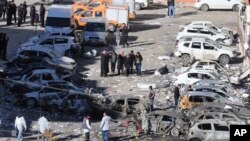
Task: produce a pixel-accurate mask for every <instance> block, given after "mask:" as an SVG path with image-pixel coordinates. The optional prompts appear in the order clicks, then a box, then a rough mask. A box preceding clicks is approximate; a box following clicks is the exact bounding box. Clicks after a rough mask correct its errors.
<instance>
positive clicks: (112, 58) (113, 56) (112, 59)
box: [110, 50, 117, 73]
mask: <svg viewBox="0 0 250 141" xmlns="http://www.w3.org/2000/svg"><path fill="white" fill-rule="evenodd" d="M116 62H117V54H116V53H115V51H114V50H113V51H112V53H111V55H110V64H111V72H112V73H114V72H115V66H116Z"/></svg>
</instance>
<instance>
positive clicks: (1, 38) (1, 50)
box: [0, 32, 4, 58]
mask: <svg viewBox="0 0 250 141" xmlns="http://www.w3.org/2000/svg"><path fill="white" fill-rule="evenodd" d="M3 42H4V40H3V33H1V32H0V58H1V55H2V52H3Z"/></svg>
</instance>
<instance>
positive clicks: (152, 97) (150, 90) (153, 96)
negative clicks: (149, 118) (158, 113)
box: [148, 86, 155, 112]
mask: <svg viewBox="0 0 250 141" xmlns="http://www.w3.org/2000/svg"><path fill="white" fill-rule="evenodd" d="M148 98H149V103H150V112H151V111H153V108H154V99H155V92H154V90H153V87H152V86H149V95H148Z"/></svg>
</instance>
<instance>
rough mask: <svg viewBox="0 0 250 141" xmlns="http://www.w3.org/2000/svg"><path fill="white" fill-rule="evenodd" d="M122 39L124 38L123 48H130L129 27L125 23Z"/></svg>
mask: <svg viewBox="0 0 250 141" xmlns="http://www.w3.org/2000/svg"><path fill="white" fill-rule="evenodd" d="M122 25H123V26H122V37H123V47H125V45H127V47H128V46H129V44H128V27H127V26H126V24H125V23H123V24H122Z"/></svg>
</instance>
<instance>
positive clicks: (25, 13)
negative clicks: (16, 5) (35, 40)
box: [22, 1, 27, 23]
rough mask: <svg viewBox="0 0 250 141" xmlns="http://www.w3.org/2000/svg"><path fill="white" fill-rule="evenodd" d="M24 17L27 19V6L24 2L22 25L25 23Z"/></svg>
mask: <svg viewBox="0 0 250 141" xmlns="http://www.w3.org/2000/svg"><path fill="white" fill-rule="evenodd" d="M26 17H27V4H26V1H24V2H23V21H22V23H25V22H26Z"/></svg>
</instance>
